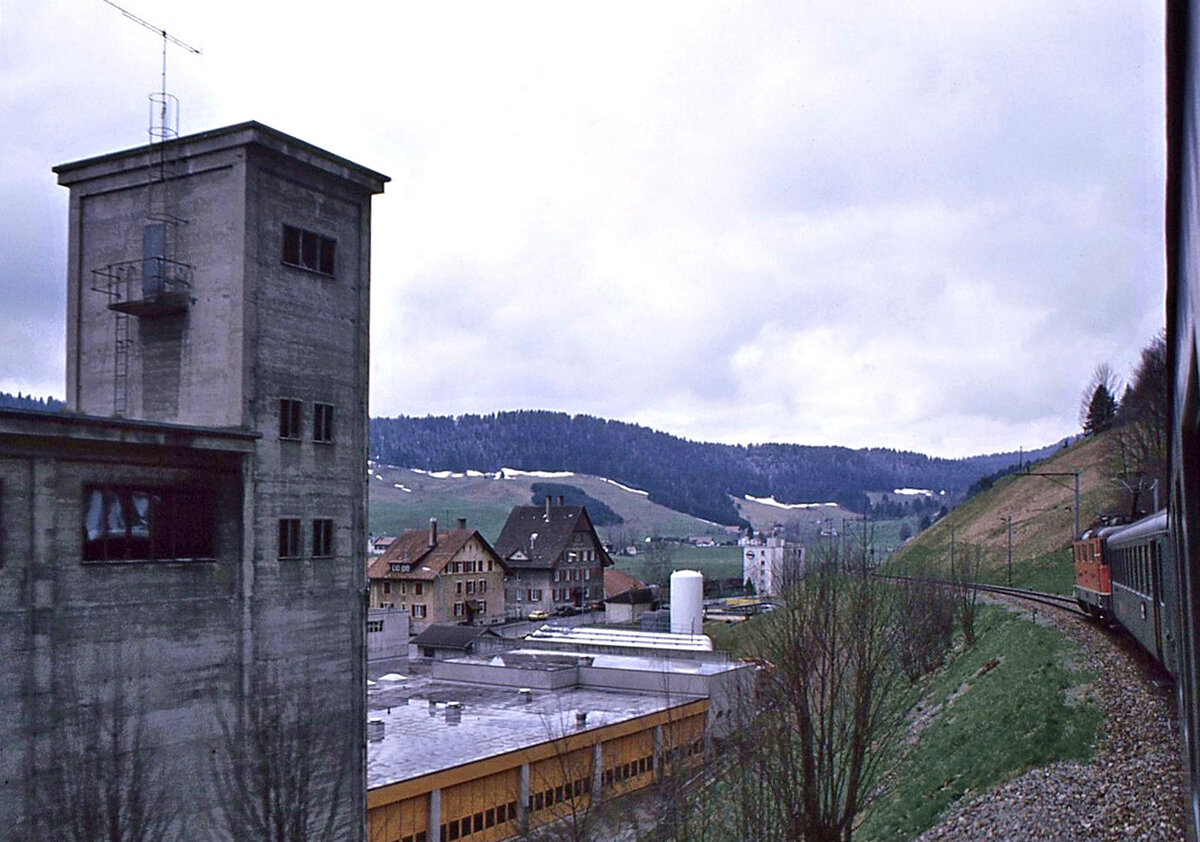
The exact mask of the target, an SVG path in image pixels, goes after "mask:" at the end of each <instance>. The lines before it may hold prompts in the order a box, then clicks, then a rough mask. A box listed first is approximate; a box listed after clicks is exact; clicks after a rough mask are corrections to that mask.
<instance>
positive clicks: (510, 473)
mask: <svg viewBox="0 0 1200 842" xmlns="http://www.w3.org/2000/svg"><path fill="white" fill-rule="evenodd" d="M496 476H497V479H513V478H514V477H533V478H535V479H566V478H567V477H573V476H575V473H574V472H573V471H519V470H517V469H516V468H501V469H500V473H498V474H497V475H496Z"/></svg>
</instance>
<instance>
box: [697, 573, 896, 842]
mask: <svg viewBox="0 0 1200 842" xmlns="http://www.w3.org/2000/svg"><path fill="white" fill-rule="evenodd" d="M830 561H831V560H830V559H823V563H820V564H818V565H816V566H815V568H814V569H813V570H812V571H811V572H810V574H809V576H808V577H806V579H805V580H804V581H803V582H802V583H801V584H800V586H799V587H796V588H793V589H792V590H791V591H789V592H788V593H787V594H786V595H785V599H784V605H783V606H782V607H780V608H779V609H777V610H776V611H774V612H772V613H771V614H770V615H769V616H767V617H765V618H763V619H762V620H761V621H760V622H759V623H758V624H757V630H756V633H755V637H756V640H755V648H756V650H757V651H758V652H759V653H760V655H761V656H762V658H764V659H765V661H766V662H769V663H770V664H771V665H772V670H771V671H770V672H769V673H768V674H766V675H765V677H764V680H763V681H762V683H761V685H760V688H759V693H760V704H759V709H758V711H757V716H755V717H754V719H753V721H748V722H745V723H744V727H742V728H741V729H740V730H739V732H738V733H737V734H735V735H734V737H733V738H732V739H731V741H730V744H729V747H728V748H726V749H722V750H721V751H720V752H719V754H720V757H721V758H722V760H721V762H720V763H719V764H718V769H717V770H716V771H715V772H714V774H715V775H716V776H717V777H719V778H720V781H721V783H720V788H721V789H722V794H721V795H720V798H721V799H722V802H723V804H724V805H725V809H726V812H727V815H728V827H727V829H726V831H725V832H726V833H728V834H732V836H728V837H726V838H743V839H759V840H805V842H849V840H850V839H851V838H852V835H853V832H854V827H855V824H856V821H857V819H858V817H859V815H860V813H861V811H862V810H863V808H864V807H865V806H866V805H867V803H868V802H869V800H870V798H871V797H872V795H873V793H874V792H875V791H876V784H877V783H878V781H879V779H880V774H881V771H882V764H883V763H884V761H885V759H886V758H888V757H890V755H891V748H892V746H893V745H894V744H895V741H896V739H897V737H898V735H899V733H900V729H901V723H902V711H901V710H900V705H899V703H898V699H899V697H898V691H900V690H901V689H902V688H903V687H904V686H905V685H906V682H905V675H904V671H903V670H902V669H901V668H900V663H899V660H898V659H897V658H896V657H895V650H896V641H897V634H898V632H899V630H900V629H901V628H902V626H901V624H900V623H898V622H897V616H896V604H897V599H896V591H895V590H894V589H893V588H892V586H891V584H890V583H887V582H883V581H882V580H878V579H872V578H869V577H867V576H846V575H843V574H841V573H839V572H838V569H837V568H838V567H839V565H838V564H836V563H830Z"/></svg>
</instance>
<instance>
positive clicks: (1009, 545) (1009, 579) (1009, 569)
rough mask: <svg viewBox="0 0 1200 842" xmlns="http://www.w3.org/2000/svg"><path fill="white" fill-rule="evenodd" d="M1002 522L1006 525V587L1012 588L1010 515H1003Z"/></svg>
mask: <svg viewBox="0 0 1200 842" xmlns="http://www.w3.org/2000/svg"><path fill="white" fill-rule="evenodd" d="M1004 521H1005V523H1007V524H1008V585H1009V587H1012V515H1005V517H1004Z"/></svg>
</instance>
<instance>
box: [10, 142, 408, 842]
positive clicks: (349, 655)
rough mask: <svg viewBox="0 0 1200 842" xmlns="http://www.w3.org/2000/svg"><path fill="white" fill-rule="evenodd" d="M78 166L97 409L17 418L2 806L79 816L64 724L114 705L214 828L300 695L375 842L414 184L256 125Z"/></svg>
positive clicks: (82, 378) (352, 814)
mask: <svg viewBox="0 0 1200 842" xmlns="http://www.w3.org/2000/svg"><path fill="white" fill-rule="evenodd" d="M55 172H56V173H57V174H58V178H59V183H60V184H62V185H64V186H66V187H68V188H69V189H70V215H69V224H70V232H69V240H68V242H69V255H68V257H69V269H68V278H67V367H66V368H67V403H68V406H69V408H70V410H72V412H73V413H74V414H71V415H64V416H53V417H50V416H41V417H40V418H39V417H35V415H36V414H34V413H19V412H7V413H2V414H0V491H2V492H4V499H3V502H4V503H5V506H4V508H3V510H0V516H3V519H4V520H6V521H8V523H7V524H0V525H3V526H6V527H7V528H3V529H0V542H3V543H2V544H0V546H2V547H3V550H4V555H3V561H0V636H3V638H4V639H0V646H3V647H4V649H5V651H6V652H9V653H13V654H12V661H11V663H12V664H13V667H14V669H13V675H14V676H20V681H19V682H14V683H13V684H12V685H11V687H12V688H13V689H12V690H11V692H10V691H9V690H7V689H0V740H4V741H5V743H6V750H5V752H3V754H2V756H0V779H2V781H0V782H2V783H3V787H4V789H5V791H3V792H0V802H4V803H5V805H6V806H4V807H0V820H5V821H7V822H9V824H10V826H17V827H24V828H27V829H28V830H29V832H30V835H33V834H32V831H34V830H37V831H38V833H41V834H43V835H45V833H46V831H47V829H49V830H50V831H53V822H54V821H55V819H54V812H55V810H56V809H60V810H61V809H62V806H61V805H59V804H55V803H53V802H54V801H55V799H53V798H50V799H47V798H46V797H45V794H44V793H46V792H49V791H53V786H54V785H55V779H56V775H57V778H58V779H61V778H62V775H61V772H62V769H63V767H64V765H65V764H66V763H67V762H68V760H67V758H66V757H65V756H64V753H70V752H72V751H74V750H76V749H74V748H72V746H70V745H67V744H65V743H62V742H61V740H59V739H58V738H57V737H56V736H55V734H56V732H57V733H63V732H64V729H66V730H68V731H70V729H72V728H75V729H76V730H79V729H78V728H77V727H76V726H78V724H79V723H80V721H81V718H86V717H85V716H84V714H83V713H81V711H88V710H91V711H95V710H98V709H104V710H105V711H107V712H106V714H105V716H106V718H107V720H110V721H111V722H115V723H118V724H120V725H121V726H122V727H123V728H124V729H125V733H126V735H127V738H128V739H132V738H131V737H128V735H131V734H133V733H134V731H135V730H136V731H137V732H138V733H139V734H140V735H141V736H140V737H139V740H140V741H141V742H140V745H141V749H140V750H139V751H138V752H135V754H137V755H138V756H140V757H143V758H151V759H153V762H154V764H155V769H157V770H158V771H161V772H164V773H165V774H163V775H160V776H159V777H160V779H162V778H165V779H166V780H168V781H169V782H170V786H169V790H170V791H169V792H168V793H167V795H169V796H170V797H171V800H172V801H173V802H177V803H178V805H179V806H178V812H177V815H176V817H175V819H173V821H175V820H176V819H178V820H186V821H187V823H188V826H189V835H190V836H191V837H192V838H207V836H208V832H209V830H211V829H212V828H218V827H219V826H220V822H221V819H220V812H221V808H222V805H224V807H225V808H229V807H230V799H229V797H228V794H229V792H231V791H234V790H237V789H238V788H242V789H244V788H245V782H244V781H240V780H238V775H239V774H240V772H239V769H238V768H237V764H238V763H243V764H248V763H252V762H254V758H252V757H241V758H235V757H228V758H224V759H223V758H222V755H223V754H228V755H232V754H236V753H237V752H239V751H241V750H243V749H246V750H249V749H248V747H250V746H251V745H252V743H253V737H254V732H255V729H256V728H257V729H259V730H261V729H262V728H263V727H266V726H265V725H264V723H263V719H264V717H266V718H270V717H271V716H272V714H274V713H277V712H281V711H283V712H286V713H287V714H288V716H290V717H291V719H290V720H288V721H287V722H286V723H285V724H286V725H287V726H288V728H290V729H291V730H292V731H293V732H296V733H300V734H302V735H303V739H304V742H306V743H307V744H308V745H310V746H318V747H319V748H320V750H321V752H322V758H323V759H322V762H321V769H320V771H319V772H318V773H317V778H318V779H319V780H320V781H321V782H322V784H321V785H323V786H325V787H326V791H327V792H326V794H327V795H328V796H329V797H330V798H332V797H333V795H334V793H336V795H337V801H338V804H339V807H338V810H337V811H336V812H337V815H336V817H335V826H336V828H337V834H336V837H337V838H339V839H341V838H346V839H359V838H361V837H362V835H363V832H364V827H365V821H364V815H365V813H364V811H365V761H364V757H365V744H366V739H365V710H364V704H365V694H364V690H365V672H364V670H365V658H364V650H365V645H364V636H365V623H364V615H363V611H364V608H363V605H364V587H365V578H364V577H365V573H364V558H365V552H366V546H365V541H366V537H365V536H366V525H365V517H366V465H365V462H366V454H367V421H368V419H367V366H368V311H369V306H368V305H369V290H370V284H369V269H368V267H369V258H370V231H371V197H372V195H373V194H376V193H380V192H381V191H382V190H383V186H384V183H385V182H386V181H387V178H386V177H385V176H383V175H380V174H379V173H376V172H374V171H372V170H369V169H366V168H364V167H361V166H359V165H357V164H354V163H351V162H349V161H347V160H344V159H342V158H339V157H337V156H335V155H332V154H330V153H328V152H325V151H323V150H321V149H318V148H317V147H314V146H312V145H310V144H307V143H304V142H303V141H300V140H297V139H295V138H292V137H289V136H287V135H285V134H282V133H280V132H278V131H275V130H274V129H271V128H268V127H266V126H263V125H260V124H257V123H244V124H240V125H236V126H230V127H228V128H223V129H216V130H213V131H208V132H203V133H200V134H196V135H190V136H187V137H182V138H178V139H175V140H171V141H168V142H164V143H159V144H154V145H151V146H146V147H142V148H138V149H132V150H128V151H125V152H118V153H113V154H109V155H104V156H101V157H97V158H92V159H88V160H84V161H78V162H75V163H70V164H64V165H61V166H59V167H56V168H55ZM13 491H16V493H15V494H13V493H11V492H13ZM298 703H299V704H298ZM297 712H298V713H299V718H297ZM285 719H287V717H286V716H285ZM82 730H86V729H82ZM72 733H74V732H72ZM80 733H81V734H82V736H80V737H79V739H81V740H82V739H85V738H86V734H83V733H82V731H80ZM147 762H149V761H147ZM151 771H154V769H152V770H151ZM243 771H244V770H243ZM98 774H99V773H98ZM105 774H108V773H105ZM113 774H116V773H113ZM10 776H11V777H10ZM223 777H224V778H225V779H226V780H224V783H222V778H223ZM58 785H60V786H61V780H59V784H58ZM22 788H23V789H22ZM64 792H65V790H64ZM151 794H153V793H151ZM18 796H19V797H18ZM62 797H64V798H65V797H67V794H64V795H63V796H62ZM322 797H323V796H322ZM151 800H152V799H151ZM47 801H49V803H47ZM46 822H49V824H46ZM39 823H40V824H39ZM39 828H40V829H39ZM246 832H247V833H248V834H249V836H247V837H246V838H251V837H254V836H255V833H254V831H253V829H252V828H250V827H247V829H246ZM50 835H53V833H51V834H50ZM54 838H59V837H57V836H55V837H54Z"/></svg>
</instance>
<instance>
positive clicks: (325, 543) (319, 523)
mask: <svg viewBox="0 0 1200 842" xmlns="http://www.w3.org/2000/svg"><path fill="white" fill-rule="evenodd" d="M312 554H313V558H329V557H330V556H332V555H333V521H332V520H330V519H329V518H317V519H316V520H314V521H313V522H312Z"/></svg>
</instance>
